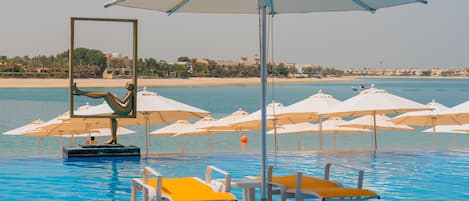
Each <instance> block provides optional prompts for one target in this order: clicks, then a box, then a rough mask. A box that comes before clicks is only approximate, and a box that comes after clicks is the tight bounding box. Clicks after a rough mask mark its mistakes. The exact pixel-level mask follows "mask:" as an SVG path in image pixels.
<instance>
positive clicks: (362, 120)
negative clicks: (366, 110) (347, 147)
mask: <svg viewBox="0 0 469 201" xmlns="http://www.w3.org/2000/svg"><path fill="white" fill-rule="evenodd" d="M390 120H391V118H389V117H387V116H386V115H376V129H377V130H394V131H410V130H415V129H414V128H412V127H410V126H406V125H399V124H394V123H393V122H391V121H390ZM340 127H348V128H363V129H373V128H374V122H373V115H365V116H362V117H358V118H355V119H352V120H350V121H347V122H345V123H343V124H341V125H340Z"/></svg>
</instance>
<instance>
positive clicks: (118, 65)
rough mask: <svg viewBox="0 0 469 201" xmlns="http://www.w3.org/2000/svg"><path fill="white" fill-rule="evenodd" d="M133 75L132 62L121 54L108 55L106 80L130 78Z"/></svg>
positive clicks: (104, 74)
mask: <svg viewBox="0 0 469 201" xmlns="http://www.w3.org/2000/svg"><path fill="white" fill-rule="evenodd" d="M131 75H132V60H130V59H129V58H128V57H127V56H122V55H121V54H120V53H106V69H105V70H104V72H103V78H104V79H114V78H130V77H131Z"/></svg>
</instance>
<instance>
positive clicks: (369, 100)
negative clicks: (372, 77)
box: [320, 85, 431, 150]
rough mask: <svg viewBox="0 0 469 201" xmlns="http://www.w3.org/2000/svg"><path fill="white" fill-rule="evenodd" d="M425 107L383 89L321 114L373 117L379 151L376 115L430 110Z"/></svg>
mask: <svg viewBox="0 0 469 201" xmlns="http://www.w3.org/2000/svg"><path fill="white" fill-rule="evenodd" d="M430 109H431V108H428V107H427V106H425V105H422V104H420V103H417V102H415V101H412V100H409V99H406V98H403V97H399V96H396V95H393V94H391V93H388V92H386V90H383V89H377V88H375V87H374V85H372V86H371V88H369V89H367V90H364V91H361V92H360V93H359V94H358V95H356V96H354V97H352V98H349V99H347V100H345V101H343V102H342V103H340V104H337V106H336V107H334V108H332V109H331V110H329V111H327V112H323V113H320V115H322V116H325V117H345V116H365V115H373V117H374V121H373V122H374V123H373V124H374V129H373V139H374V140H373V142H374V143H373V144H374V150H376V149H378V140H377V134H376V115H380V114H383V115H384V114H396V113H403V112H411V111H422V110H430Z"/></svg>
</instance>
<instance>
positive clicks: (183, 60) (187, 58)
mask: <svg viewBox="0 0 469 201" xmlns="http://www.w3.org/2000/svg"><path fill="white" fill-rule="evenodd" d="M177 61H178V62H190V61H191V60H190V59H189V57H186V56H180V57H178V60H177Z"/></svg>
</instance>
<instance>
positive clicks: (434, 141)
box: [432, 124, 436, 149]
mask: <svg viewBox="0 0 469 201" xmlns="http://www.w3.org/2000/svg"><path fill="white" fill-rule="evenodd" d="M435 134H436V128H435V124H433V133H432V145H433V149H435V148H436V136H435Z"/></svg>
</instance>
